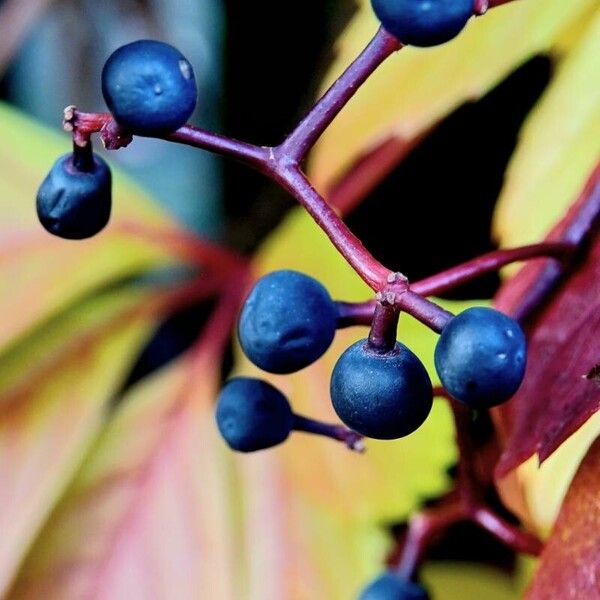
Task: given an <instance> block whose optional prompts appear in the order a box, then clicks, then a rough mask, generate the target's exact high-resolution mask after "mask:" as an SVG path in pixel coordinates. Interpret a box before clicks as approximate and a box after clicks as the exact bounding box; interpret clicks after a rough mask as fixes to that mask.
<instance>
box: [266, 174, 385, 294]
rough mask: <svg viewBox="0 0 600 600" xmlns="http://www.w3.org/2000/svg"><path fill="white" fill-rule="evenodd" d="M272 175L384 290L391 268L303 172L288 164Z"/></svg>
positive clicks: (357, 267) (373, 283) (358, 269)
mask: <svg viewBox="0 0 600 600" xmlns="http://www.w3.org/2000/svg"><path fill="white" fill-rule="evenodd" d="M273 178H274V179H275V180H276V181H277V182H278V183H280V184H281V186H282V187H283V188H284V189H286V190H287V191H288V192H290V194H292V196H294V198H296V199H297V200H298V201H299V202H300V204H302V206H304V208H305V209H306V210H307V212H308V213H309V214H310V215H311V217H312V218H313V219H314V220H315V222H316V223H317V225H318V226H319V227H320V228H321V229H322V230H323V231H324V232H325V234H326V235H327V236H328V237H329V239H330V240H331V243H332V244H333V245H334V246H335V247H336V248H337V250H338V251H339V253H340V254H341V255H342V256H343V257H344V258H345V259H346V260H347V261H348V263H349V264H350V266H351V267H352V268H353V269H354V270H355V271H356V272H357V273H358V275H359V276H360V277H361V278H362V279H363V280H364V281H365V283H366V284H367V285H368V286H369V287H370V288H372V289H373V290H375V291H379V290H381V289H383V287H384V286H385V284H386V282H387V278H388V276H389V275H390V274H391V271H390V270H389V269H387V268H386V267H384V266H383V265H382V264H381V263H380V262H379V261H378V260H376V259H375V257H374V256H373V255H372V254H371V253H370V252H369V251H368V250H367V249H366V248H365V247H364V246H363V245H362V242H361V241H360V240H359V239H358V238H357V237H356V236H355V235H354V234H353V233H352V232H351V231H350V229H348V227H347V226H346V224H345V223H344V222H343V221H342V220H341V219H340V217H339V216H338V215H337V214H336V213H335V211H334V210H333V208H331V206H329V204H327V202H325V200H324V199H323V198H322V197H321V195H320V194H319V193H318V192H317V191H316V190H315V188H313V186H312V185H311V183H310V182H309V181H308V179H307V178H306V176H305V175H304V173H302V171H300V169H298V168H297V167H289V168H287V169H277V170H275V171H274V172H273Z"/></svg>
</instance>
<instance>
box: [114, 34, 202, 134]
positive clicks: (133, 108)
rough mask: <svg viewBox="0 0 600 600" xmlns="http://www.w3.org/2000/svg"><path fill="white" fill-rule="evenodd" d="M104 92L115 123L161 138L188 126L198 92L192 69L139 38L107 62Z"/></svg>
mask: <svg viewBox="0 0 600 600" xmlns="http://www.w3.org/2000/svg"><path fill="white" fill-rule="evenodd" d="M102 94H103V95H104V100H105V101H106V104H107V105H108V108H109V110H110V112H111V113H112V114H113V116H114V118H115V120H116V121H117V123H119V125H121V126H122V127H124V128H125V129H127V130H128V131H130V132H131V133H135V134H137V135H160V134H165V133H169V132H171V131H175V130H176V129H179V127H181V126H182V125H184V124H185V123H186V121H187V120H188V119H189V118H190V116H191V114H192V112H194V108H195V106H196V98H197V95H198V91H197V89H196V80H195V79H194V71H193V70H192V66H191V65H190V63H189V62H188V60H187V59H186V58H185V56H183V54H181V52H179V50H177V49H176V48H173V46H169V44H164V43H163V42H157V41H153V40H139V41H137V42H133V43H131V44H127V45H126V46H122V47H121V48H119V49H117V50H115V52H113V53H112V54H111V56H110V57H109V59H108V60H107V61H106V64H105V65H104V69H103V70H102Z"/></svg>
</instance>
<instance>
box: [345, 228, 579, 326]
mask: <svg viewBox="0 0 600 600" xmlns="http://www.w3.org/2000/svg"><path fill="white" fill-rule="evenodd" d="M585 231H589V229H585ZM578 250H579V244H578V243H576V242H575V241H570V240H569V241H557V242H542V243H540V244H533V245H530V246H521V247H519V248H511V249H508V250H497V251H495V252H489V253H488V254H483V255H482V256H479V257H477V258H474V259H473V260H470V261H467V262H465V263H462V264H460V265H457V266H456V267H452V268H451V269H448V270H447V271H442V272H441V273H437V274H436V275H432V276H431V277H427V278H426V279H421V280H420V281H416V282H415V283H411V284H410V286H409V287H408V289H406V290H404V291H403V292H402V293H401V294H400V295H399V296H398V302H399V304H400V307H401V309H402V310H404V311H405V312H407V313H409V314H411V315H412V316H414V317H415V318H417V319H419V320H420V321H422V322H423V323H425V324H426V325H428V326H429V327H431V328H432V329H433V330H434V331H438V332H439V331H441V330H442V329H443V327H444V325H445V324H446V322H447V320H448V319H449V318H451V313H447V312H446V313H445V314H444V313H442V312H440V310H443V309H441V308H440V307H438V306H437V305H436V304H434V303H432V302H431V301H429V300H427V299H425V298H423V296H429V295H436V294H443V293H445V292H448V291H450V290H453V289H455V288H457V287H458V286H460V285H463V284H465V283H467V282H469V281H472V280H473V279H476V278H478V277H481V276H482V275H485V274H486V273H490V272H493V271H496V270H498V269H500V268H502V267H505V266H506V265H509V264H512V263H515V262H520V261H524V260H530V259H536V258H539V259H543V258H553V259H556V260H557V261H560V262H556V263H554V264H555V265H557V268H560V269H561V272H562V269H563V267H562V266H561V265H564V264H566V263H567V262H568V261H569V259H571V258H573V256H574V255H575V254H576V253H577V251H578ZM337 306H338V311H339V315H340V316H339V320H338V327H339V328H344V327H352V326H354V325H370V324H371V321H372V319H373V312H374V310H375V306H376V301H375V300H369V301H367V302H357V303H352V302H338V303H337Z"/></svg>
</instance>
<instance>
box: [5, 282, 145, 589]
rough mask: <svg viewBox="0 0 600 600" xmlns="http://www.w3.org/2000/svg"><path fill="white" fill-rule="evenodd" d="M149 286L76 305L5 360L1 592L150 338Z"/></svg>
mask: <svg viewBox="0 0 600 600" xmlns="http://www.w3.org/2000/svg"><path fill="white" fill-rule="evenodd" d="M147 300H148V294H147V293H145V292H140V291H135V290H121V291H114V292H110V293H106V294H104V295H102V296H98V297H97V298H95V299H90V300H86V301H85V302H82V303H80V304H78V305H77V306H76V307H74V308H73V309H72V310H70V311H69V312H67V313H66V314H64V315H60V316H58V317H56V318H54V319H52V320H51V321H50V322H48V323H47V324H46V325H45V326H44V327H43V328H40V329H39V330H38V331H36V333H35V334H33V335H30V336H29V337H28V338H27V339H25V340H23V341H22V342H21V343H20V344H18V345H16V346H14V347H13V348H12V349H11V350H10V351H8V352H7V353H5V355H4V357H3V359H2V362H1V367H2V368H1V369H0V481H2V493H1V494H0V530H1V531H2V536H1V538H0V594H3V592H4V591H6V588H7V585H8V584H9V583H10V581H11V578H12V577H13V576H14V574H15V571H16V569H17V568H18V566H19V564H20V562H21V560H22V558H23V556H24V554H25V552H26V551H27V549H28V547H29V545H30V544H31V543H32V541H33V539H34V538H35V536H36V534H37V533H38V532H39V530H40V528H41V526H42V525H43V523H44V521H45V519H46V518H47V517H48V515H49V513H50V512H51V510H52V508H53V506H54V504H55V503H56V501H57V500H58V498H59V497H60V495H61V493H62V492H63V489H64V487H65V485H66V484H67V483H68V481H69V480H70V478H71V477H72V476H73V474H74V472H75V470H76V469H77V467H78V466H79V464H80V462H81V460H82V455H83V453H84V451H85V449H86V448H87V446H88V444H89V443H90V440H91V439H92V438H93V437H94V436H95V435H96V433H97V432H98V430H99V429H100V427H101V425H102V421H103V418H104V413H105V410H106V408H107V405H108V403H109V402H110V401H111V399H112V397H113V395H114V394H115V393H116V391H117V390H118V387H119V385H120V384H121V382H122V379H123V377H124V376H125V375H126V374H127V371H128V369H129V368H130V365H131V360H132V357H133V356H134V355H135V352H136V351H137V350H138V349H139V348H140V345H141V344H142V343H143V341H144V340H145V339H146V336H147V334H148V332H149V327H150V325H151V321H152V319H151V317H150V316H149V314H148V313H147V312H146V311H141V310H140V309H143V308H144V307H145V304H146V302H147Z"/></svg>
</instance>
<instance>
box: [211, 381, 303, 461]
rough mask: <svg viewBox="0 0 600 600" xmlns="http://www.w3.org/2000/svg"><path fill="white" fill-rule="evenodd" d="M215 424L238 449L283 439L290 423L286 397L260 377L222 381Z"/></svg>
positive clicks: (259, 447) (248, 449)
mask: <svg viewBox="0 0 600 600" xmlns="http://www.w3.org/2000/svg"><path fill="white" fill-rule="evenodd" d="M216 419H217V426H218V428H219V431H220V432H221V435H222V436H223V438H224V439H225V441H226V442H227V444H228V445H229V446H230V447H231V448H232V449H233V450H237V451H238V452H254V451H255V450H263V449H264V448H270V447H271V446H276V445H277V444H279V443H281V442H283V441H284V440H285V439H286V438H287V437H288V435H289V434H290V431H291V430H292V427H293V424H294V415H293V413H292V409H291V407H290V404H289V402H288V401H287V399H286V397H285V396H284V395H283V394H282V393H281V392H280V391H279V390H278V389H277V388H275V387H273V386H272V385H271V384H269V383H267V382H266V381H261V380H260V379H252V378H249V377H236V378H234V379H231V380H230V381H228V382H227V383H226V384H225V387H224V388H223V389H222V390H221V393H220V395H219V398H218V400H217V409H216Z"/></svg>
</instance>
